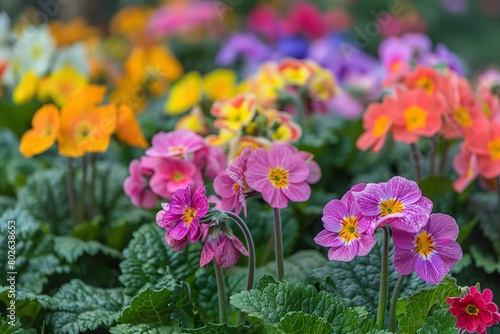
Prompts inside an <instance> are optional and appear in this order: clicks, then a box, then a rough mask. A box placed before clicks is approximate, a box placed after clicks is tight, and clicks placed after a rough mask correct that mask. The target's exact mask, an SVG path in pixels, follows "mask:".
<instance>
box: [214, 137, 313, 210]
mask: <svg viewBox="0 0 500 334" xmlns="http://www.w3.org/2000/svg"><path fill="white" fill-rule="evenodd" d="M312 159H313V155H312V154H310V153H307V152H302V151H299V150H298V149H297V148H295V147H294V146H292V145H290V144H285V143H275V144H274V146H272V147H271V148H270V149H269V150H266V149H264V148H258V149H256V150H252V149H251V147H249V146H247V147H246V148H245V149H244V150H243V152H242V153H241V154H240V155H239V156H238V157H237V158H236V159H235V160H234V161H233V162H232V163H231V165H230V166H229V167H228V168H227V169H226V172H225V173H222V174H220V175H219V176H217V177H216V178H215V181H214V189H215V192H216V193H217V194H218V195H219V196H221V197H222V208H223V209H224V210H233V209H234V210H235V213H236V214H239V213H240V212H241V209H243V210H244V213H245V216H246V197H247V196H249V195H250V194H252V193H255V192H258V193H261V194H262V197H263V198H264V200H265V201H266V202H267V203H269V205H271V207H273V208H277V209H282V208H286V207H287V206H288V201H293V202H303V201H307V200H308V199H309V196H310V195H311V188H310V186H309V184H312V183H316V182H317V181H319V179H320V177H321V170H320V168H319V165H318V164H317V163H316V162H314V161H313V160H312Z"/></svg>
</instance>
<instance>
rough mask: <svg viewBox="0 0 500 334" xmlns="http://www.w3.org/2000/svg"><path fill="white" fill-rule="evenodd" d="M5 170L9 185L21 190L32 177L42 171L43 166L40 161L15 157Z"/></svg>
mask: <svg viewBox="0 0 500 334" xmlns="http://www.w3.org/2000/svg"><path fill="white" fill-rule="evenodd" d="M5 168H6V174H7V180H8V181H9V184H10V185H11V186H12V187H13V188H14V189H15V190H19V189H21V188H22V187H23V186H24V185H25V184H26V180H27V179H28V177H29V176H30V175H32V174H34V173H35V171H37V169H41V164H40V163H39V162H38V160H34V159H26V158H24V157H14V158H12V159H11V160H10V161H8V163H7V165H6V167H5Z"/></svg>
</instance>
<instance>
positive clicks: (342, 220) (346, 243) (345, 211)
mask: <svg viewBox="0 0 500 334" xmlns="http://www.w3.org/2000/svg"><path fill="white" fill-rule="evenodd" d="M321 220H322V221H323V227H324V228H325V229H324V230H322V231H321V232H319V233H318V235H317V236H316V237H315V238H314V241H315V242H316V243H317V244H318V245H320V246H323V247H330V250H329V251H328V259H329V260H337V261H351V260H352V259H354V257H356V255H359V256H363V255H366V254H368V253H369V252H370V250H371V249H372V248H373V246H374V245H375V244H376V242H377V240H376V238H375V236H374V235H373V233H371V232H372V229H371V226H370V220H369V219H368V218H367V217H365V216H363V214H362V213H361V211H359V209H358V207H357V206H356V202H355V200H354V196H353V191H349V192H347V193H346V194H345V195H344V196H343V197H342V198H341V199H340V201H339V200H336V199H334V200H331V201H330V202H328V203H327V204H326V206H325V208H324V209H323V217H322V218H321Z"/></svg>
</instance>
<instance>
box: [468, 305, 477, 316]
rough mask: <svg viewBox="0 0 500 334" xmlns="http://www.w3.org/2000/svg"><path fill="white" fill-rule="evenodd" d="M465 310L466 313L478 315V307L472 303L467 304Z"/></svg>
mask: <svg viewBox="0 0 500 334" xmlns="http://www.w3.org/2000/svg"><path fill="white" fill-rule="evenodd" d="M465 312H466V313H467V314H468V315H478V314H479V310H478V308H477V307H476V305H473V304H469V305H467V307H466V308H465Z"/></svg>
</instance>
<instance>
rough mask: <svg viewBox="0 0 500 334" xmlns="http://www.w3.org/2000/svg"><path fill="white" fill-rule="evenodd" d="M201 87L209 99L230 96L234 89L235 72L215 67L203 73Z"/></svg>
mask: <svg viewBox="0 0 500 334" xmlns="http://www.w3.org/2000/svg"><path fill="white" fill-rule="evenodd" d="M203 88H204V89H205V94H206V95H207V96H208V97H209V98H210V99H211V100H217V99H222V98H225V97H231V96H233V95H234V94H235V91H236V73H235V72H234V71H233V70H229V69H223V68H220V69H216V70H214V71H212V72H210V73H208V74H207V75H205V77H204V78H203Z"/></svg>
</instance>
